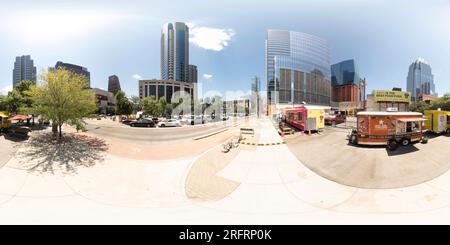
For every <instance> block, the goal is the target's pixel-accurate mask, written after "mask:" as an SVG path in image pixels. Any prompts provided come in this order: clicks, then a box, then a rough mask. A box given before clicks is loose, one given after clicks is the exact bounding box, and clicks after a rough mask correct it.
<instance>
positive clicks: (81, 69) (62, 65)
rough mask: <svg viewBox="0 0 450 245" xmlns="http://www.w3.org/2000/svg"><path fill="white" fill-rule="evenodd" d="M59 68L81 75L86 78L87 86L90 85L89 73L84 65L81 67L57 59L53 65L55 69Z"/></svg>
mask: <svg viewBox="0 0 450 245" xmlns="http://www.w3.org/2000/svg"><path fill="white" fill-rule="evenodd" d="M59 68H64V69H66V70H68V71H71V72H73V73H75V74H78V75H82V76H84V77H85V78H86V81H87V83H88V86H87V88H90V87H91V73H90V72H89V71H88V69H87V68H86V67H82V66H79V65H74V64H69V63H64V62H61V61H58V62H57V63H56V65H55V69H56V70H58V69H59Z"/></svg>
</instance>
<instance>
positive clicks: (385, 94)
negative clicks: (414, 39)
mask: <svg viewBox="0 0 450 245" xmlns="http://www.w3.org/2000/svg"><path fill="white" fill-rule="evenodd" d="M373 97H374V100H375V102H404V103H409V102H411V96H410V94H409V93H408V92H402V91H392V90H374V91H373Z"/></svg>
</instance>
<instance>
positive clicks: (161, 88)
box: [157, 85, 166, 99]
mask: <svg viewBox="0 0 450 245" xmlns="http://www.w3.org/2000/svg"><path fill="white" fill-rule="evenodd" d="M164 92H165V91H164V85H158V98H157V99H159V98H161V97H165V96H166V95H165V93H164Z"/></svg>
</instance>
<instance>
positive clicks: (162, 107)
mask: <svg viewBox="0 0 450 245" xmlns="http://www.w3.org/2000/svg"><path fill="white" fill-rule="evenodd" d="M168 105H169V104H168V103H167V101H166V98H165V97H160V98H159V100H158V104H157V110H158V111H157V114H156V116H169V115H167V114H168V111H167V106H168Z"/></svg>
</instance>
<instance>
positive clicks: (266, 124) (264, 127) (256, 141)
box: [241, 118, 284, 146]
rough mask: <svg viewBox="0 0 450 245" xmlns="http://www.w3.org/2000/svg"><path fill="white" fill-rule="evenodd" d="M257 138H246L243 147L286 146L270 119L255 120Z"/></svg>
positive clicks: (254, 126)
mask: <svg viewBox="0 0 450 245" xmlns="http://www.w3.org/2000/svg"><path fill="white" fill-rule="evenodd" d="M253 128H254V130H255V137H244V138H245V139H244V140H243V141H242V142H241V144H243V145H251V146H276V145H282V144H284V141H283V139H282V138H281V136H280V135H279V134H278V131H277V130H276V129H275V128H274V127H273V123H272V122H271V121H270V119H269V118H262V119H259V120H255V121H254V123H253Z"/></svg>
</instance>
